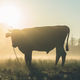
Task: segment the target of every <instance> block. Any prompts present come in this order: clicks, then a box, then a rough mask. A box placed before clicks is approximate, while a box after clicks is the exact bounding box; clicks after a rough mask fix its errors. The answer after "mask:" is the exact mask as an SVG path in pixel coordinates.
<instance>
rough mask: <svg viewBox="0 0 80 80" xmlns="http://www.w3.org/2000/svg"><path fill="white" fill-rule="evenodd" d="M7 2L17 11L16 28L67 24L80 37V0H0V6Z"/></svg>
mask: <svg viewBox="0 0 80 80" xmlns="http://www.w3.org/2000/svg"><path fill="white" fill-rule="evenodd" d="M8 3H9V5H10V4H11V5H13V7H16V10H17V11H18V12H19V14H18V15H19V21H16V23H18V24H16V25H15V26H16V28H25V27H35V26H44V25H50V26H54V25H67V26H69V27H70V29H71V34H70V35H72V34H73V36H74V37H75V38H80V22H79V21H80V0H0V8H1V7H2V5H3V6H4V5H5V4H8ZM14 20H15V19H14Z"/></svg>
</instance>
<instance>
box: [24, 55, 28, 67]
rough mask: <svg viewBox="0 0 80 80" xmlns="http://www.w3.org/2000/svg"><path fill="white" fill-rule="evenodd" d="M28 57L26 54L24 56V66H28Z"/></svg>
mask: <svg viewBox="0 0 80 80" xmlns="http://www.w3.org/2000/svg"><path fill="white" fill-rule="evenodd" d="M27 56H28V55H27V54H25V62H26V65H28V57H27Z"/></svg>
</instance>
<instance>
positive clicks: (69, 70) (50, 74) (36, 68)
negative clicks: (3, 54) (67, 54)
mask: <svg viewBox="0 0 80 80" xmlns="http://www.w3.org/2000/svg"><path fill="white" fill-rule="evenodd" d="M18 59H19V62H20V64H19V63H18V62H17V60H16V59H11V58H10V59H5V60H1V61H0V78H2V79H1V80H34V79H35V80H44V79H45V80H46V78H47V80H53V79H54V80H79V79H80V78H79V76H80V60H72V59H71V60H66V62H65V66H64V67H61V61H59V63H58V65H57V66H56V67H55V66H54V63H55V61H54V60H50V59H44V60H42V59H33V60H32V66H31V67H28V66H26V64H25V61H24V59H23V58H18Z"/></svg>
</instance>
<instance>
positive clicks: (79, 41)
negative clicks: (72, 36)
mask: <svg viewBox="0 0 80 80" xmlns="http://www.w3.org/2000/svg"><path fill="white" fill-rule="evenodd" d="M78 46H80V38H79V39H78Z"/></svg>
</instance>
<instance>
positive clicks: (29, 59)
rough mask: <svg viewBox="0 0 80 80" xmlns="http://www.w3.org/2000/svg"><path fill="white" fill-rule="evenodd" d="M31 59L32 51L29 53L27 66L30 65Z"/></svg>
mask: <svg viewBox="0 0 80 80" xmlns="http://www.w3.org/2000/svg"><path fill="white" fill-rule="evenodd" d="M31 60H32V52H31V53H30V54H29V58H28V61H29V66H31Z"/></svg>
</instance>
